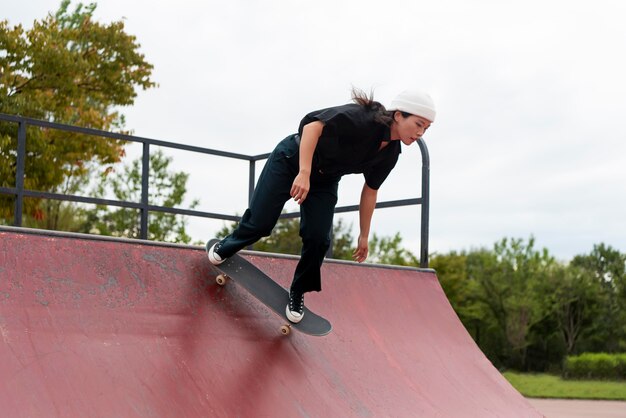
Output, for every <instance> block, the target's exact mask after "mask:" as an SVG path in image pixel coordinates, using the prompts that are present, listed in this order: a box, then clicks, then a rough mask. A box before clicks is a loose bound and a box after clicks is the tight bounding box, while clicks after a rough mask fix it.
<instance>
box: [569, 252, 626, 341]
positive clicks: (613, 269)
mask: <svg viewBox="0 0 626 418" xmlns="http://www.w3.org/2000/svg"><path fill="white" fill-rule="evenodd" d="M571 266H572V267H573V268H578V269H580V270H581V271H582V272H584V273H585V274H586V275H588V276H589V277H590V278H591V280H593V282H594V284H595V285H596V291H597V295H596V299H597V300H598V301H597V306H598V309H596V310H595V315H596V316H597V321H594V322H595V323H594V327H593V330H592V333H591V335H590V338H589V340H588V341H587V344H586V345H585V347H583V348H584V350H585V351H596V352H597V351H608V352H617V351H626V254H621V253H620V252H619V251H617V250H615V249H613V248H611V247H610V246H606V245H604V244H600V245H595V246H594V247H593V250H592V251H591V253H590V254H587V255H578V256H576V257H574V259H573V260H572V262H571Z"/></svg>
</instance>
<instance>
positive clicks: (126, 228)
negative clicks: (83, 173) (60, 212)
mask: <svg viewBox="0 0 626 418" xmlns="http://www.w3.org/2000/svg"><path fill="white" fill-rule="evenodd" d="M171 162H172V158H171V157H166V156H165V155H164V154H163V152H162V151H160V150H159V151H157V152H153V153H152V154H151V155H150V170H149V203H150V204H151V205H155V206H164V207H178V206H180V204H181V203H182V202H183V200H184V199H185V194H186V192H187V189H186V184H187V180H188V178H189V175H188V174H186V173H184V172H172V171H169V165H170V163H171ZM108 193H112V194H113V195H114V196H115V198H116V199H117V200H124V201H129V202H140V201H141V159H137V160H135V161H133V162H132V163H131V164H130V165H129V166H125V167H124V169H123V171H122V172H121V173H115V172H111V173H106V174H104V175H103V181H102V182H101V183H100V185H99V186H98V188H97V194H98V195H99V196H106V195H107V194H108ZM197 205H198V201H197V200H194V201H193V202H192V203H191V205H190V209H193V208H195V207H196V206H197ZM84 217H85V222H84V224H83V226H82V230H83V231H82V232H88V233H98V234H101V235H112V236H123V237H128V238H139V236H140V213H139V211H138V210H135V209H125V208H119V209H112V208H111V207H109V206H97V207H96V208H95V209H93V210H86V211H85V212H84ZM185 226H186V222H185V221H184V219H181V218H179V217H177V216H176V215H173V214H169V213H164V212H150V217H149V220H148V239H151V240H157V241H169V242H182V243H189V242H190V241H191V237H190V236H189V235H188V234H187V232H186V229H185Z"/></svg>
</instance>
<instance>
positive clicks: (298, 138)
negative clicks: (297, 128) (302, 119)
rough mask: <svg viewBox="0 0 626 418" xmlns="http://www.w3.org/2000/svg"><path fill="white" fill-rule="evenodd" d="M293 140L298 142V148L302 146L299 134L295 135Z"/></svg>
mask: <svg viewBox="0 0 626 418" xmlns="http://www.w3.org/2000/svg"><path fill="white" fill-rule="evenodd" d="M293 139H295V140H296V144H298V146H300V135H299V134H295V135H294V136H293Z"/></svg>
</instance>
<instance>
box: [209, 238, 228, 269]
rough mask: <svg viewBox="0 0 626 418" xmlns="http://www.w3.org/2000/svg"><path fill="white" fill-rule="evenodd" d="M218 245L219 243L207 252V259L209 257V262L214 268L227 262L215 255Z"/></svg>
mask: <svg viewBox="0 0 626 418" xmlns="http://www.w3.org/2000/svg"><path fill="white" fill-rule="evenodd" d="M216 245H217V243H215V244H213V246H211V248H209V249H208V250H207V257H209V261H210V262H211V264H213V265H214V266H219V265H220V264H222V263H223V262H224V261H225V260H223V259H222V257H220V256H219V255H217V254H216V253H215V251H214V249H215V246H216Z"/></svg>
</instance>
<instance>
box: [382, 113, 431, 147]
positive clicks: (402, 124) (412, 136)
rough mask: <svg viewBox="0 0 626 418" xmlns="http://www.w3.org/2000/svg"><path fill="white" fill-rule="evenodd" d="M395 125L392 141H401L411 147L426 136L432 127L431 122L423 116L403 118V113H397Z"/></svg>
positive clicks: (394, 117) (392, 131)
mask: <svg viewBox="0 0 626 418" xmlns="http://www.w3.org/2000/svg"><path fill="white" fill-rule="evenodd" d="M393 120H394V123H393V124H392V125H391V139H394V140H398V139H399V140H400V141H402V142H403V143H404V144H405V145H411V144H412V143H413V142H415V141H417V140H418V139H420V138H421V137H422V135H424V132H426V130H427V129H428V128H429V127H430V121H429V120H428V119H425V118H423V117H421V116H416V115H409V116H408V117H406V118H405V117H404V116H402V113H400V112H395V113H394V115H393Z"/></svg>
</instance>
